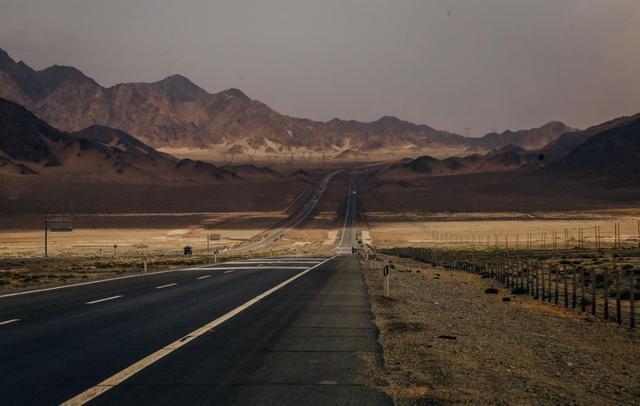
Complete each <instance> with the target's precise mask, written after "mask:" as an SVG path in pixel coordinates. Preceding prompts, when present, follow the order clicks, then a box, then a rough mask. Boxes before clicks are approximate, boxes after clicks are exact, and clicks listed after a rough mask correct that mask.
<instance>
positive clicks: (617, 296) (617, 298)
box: [613, 265, 622, 324]
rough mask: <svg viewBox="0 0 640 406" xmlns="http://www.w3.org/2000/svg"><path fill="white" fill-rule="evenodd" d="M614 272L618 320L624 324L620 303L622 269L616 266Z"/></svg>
mask: <svg viewBox="0 0 640 406" xmlns="http://www.w3.org/2000/svg"><path fill="white" fill-rule="evenodd" d="M614 266H615V265H614ZM613 272H614V273H615V284H616V322H617V323H618V324H622V307H621V304H620V269H619V268H618V267H617V266H615V268H614V269H613Z"/></svg>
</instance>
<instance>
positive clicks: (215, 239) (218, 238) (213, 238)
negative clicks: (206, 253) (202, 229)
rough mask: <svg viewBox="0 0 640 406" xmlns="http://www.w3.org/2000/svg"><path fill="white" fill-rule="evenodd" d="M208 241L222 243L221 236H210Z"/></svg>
mask: <svg viewBox="0 0 640 406" xmlns="http://www.w3.org/2000/svg"><path fill="white" fill-rule="evenodd" d="M207 239H208V240H209V241H220V234H209V235H208V236H207Z"/></svg>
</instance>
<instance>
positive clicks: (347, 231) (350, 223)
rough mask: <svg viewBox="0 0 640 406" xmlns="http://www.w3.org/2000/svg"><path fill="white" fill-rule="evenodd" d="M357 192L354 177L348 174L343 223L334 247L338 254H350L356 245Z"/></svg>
mask: <svg viewBox="0 0 640 406" xmlns="http://www.w3.org/2000/svg"><path fill="white" fill-rule="evenodd" d="M357 231H358V194H357V190H356V177H355V175H354V174H353V173H352V174H350V175H349V187H348V188H347V208H346V210H345V219H344V225H343V227H342V234H341V236H340V242H339V243H338V246H337V247H336V252H337V253H338V254H351V252H352V249H353V248H357V247H358V241H357V237H356V234H357Z"/></svg>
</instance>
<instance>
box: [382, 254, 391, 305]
mask: <svg viewBox="0 0 640 406" xmlns="http://www.w3.org/2000/svg"><path fill="white" fill-rule="evenodd" d="M382 275H383V277H384V296H385V297H389V260H388V259H385V261H384V265H383V266H382Z"/></svg>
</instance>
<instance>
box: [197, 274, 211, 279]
mask: <svg viewBox="0 0 640 406" xmlns="http://www.w3.org/2000/svg"><path fill="white" fill-rule="evenodd" d="M207 278H211V275H204V276H199V277H197V278H196V279H207Z"/></svg>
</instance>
